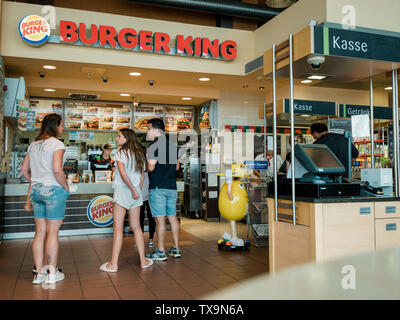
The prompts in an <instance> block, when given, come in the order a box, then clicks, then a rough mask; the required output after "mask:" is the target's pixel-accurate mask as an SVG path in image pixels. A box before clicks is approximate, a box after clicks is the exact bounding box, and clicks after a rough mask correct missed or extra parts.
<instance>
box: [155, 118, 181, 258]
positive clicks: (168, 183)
mask: <svg viewBox="0 0 400 320" xmlns="http://www.w3.org/2000/svg"><path fill="white" fill-rule="evenodd" d="M148 123H149V129H148V132H147V139H148V140H150V141H153V143H152V144H151V145H150V146H149V148H148V149H147V171H148V172H149V204H150V208H151V214H152V216H153V217H154V218H155V219H156V220H157V237H158V247H157V248H156V250H155V251H154V252H153V253H151V254H149V255H147V258H149V259H152V260H161V261H164V260H167V255H166V254H165V251H164V241H165V233H166V226H165V219H166V217H168V221H169V224H170V225H171V232H172V238H173V241H174V246H173V247H172V248H171V249H170V250H169V252H168V254H169V255H170V256H173V257H174V258H179V257H180V256H181V251H180V249H179V243H178V242H179V222H178V219H177V218H176V198H177V195H178V193H177V187H176V171H177V170H179V161H178V148H177V146H176V144H175V143H173V142H171V141H169V140H168V139H167V138H166V136H165V132H164V130H165V129H164V122H163V121H162V120H161V119H158V118H154V119H151V120H149V122H148Z"/></svg>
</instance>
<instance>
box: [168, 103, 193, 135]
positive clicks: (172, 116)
mask: <svg viewBox="0 0 400 320" xmlns="http://www.w3.org/2000/svg"><path fill="white" fill-rule="evenodd" d="M165 119H166V120H165V131H170V132H175V131H183V130H188V129H193V108H182V107H166V117H165Z"/></svg>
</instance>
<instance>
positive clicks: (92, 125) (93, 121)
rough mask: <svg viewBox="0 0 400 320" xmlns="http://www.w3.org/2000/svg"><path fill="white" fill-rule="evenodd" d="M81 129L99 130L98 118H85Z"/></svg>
mask: <svg viewBox="0 0 400 320" xmlns="http://www.w3.org/2000/svg"><path fill="white" fill-rule="evenodd" d="M83 129H91V130H96V129H99V117H88V116H85V118H84V120H83Z"/></svg>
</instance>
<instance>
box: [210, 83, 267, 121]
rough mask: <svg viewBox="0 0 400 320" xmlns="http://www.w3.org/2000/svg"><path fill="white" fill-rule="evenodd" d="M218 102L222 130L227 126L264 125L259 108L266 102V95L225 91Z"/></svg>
mask: <svg viewBox="0 0 400 320" xmlns="http://www.w3.org/2000/svg"><path fill="white" fill-rule="evenodd" d="M218 102H219V104H218V106H219V110H218V111H219V128H220V129H223V128H224V127H225V125H247V126H263V125H264V120H263V119H259V116H258V107H259V105H261V104H263V103H264V102H265V96H264V94H248V93H240V92H230V91H223V92H221V96H220V98H219V100H218Z"/></svg>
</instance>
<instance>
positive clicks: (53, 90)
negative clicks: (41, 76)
mask: <svg viewBox="0 0 400 320" xmlns="http://www.w3.org/2000/svg"><path fill="white" fill-rule="evenodd" d="M43 90H44V91H47V92H55V91H56V89H43Z"/></svg>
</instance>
